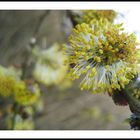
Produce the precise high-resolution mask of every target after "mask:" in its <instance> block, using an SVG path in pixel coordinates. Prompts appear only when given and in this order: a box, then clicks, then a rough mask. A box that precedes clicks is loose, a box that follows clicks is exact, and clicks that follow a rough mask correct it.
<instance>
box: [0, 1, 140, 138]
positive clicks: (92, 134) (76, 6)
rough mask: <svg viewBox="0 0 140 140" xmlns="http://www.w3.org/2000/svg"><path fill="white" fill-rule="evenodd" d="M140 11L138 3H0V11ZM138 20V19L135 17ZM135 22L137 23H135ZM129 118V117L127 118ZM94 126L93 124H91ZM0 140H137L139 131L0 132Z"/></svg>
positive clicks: (139, 135)
mask: <svg viewBox="0 0 140 140" xmlns="http://www.w3.org/2000/svg"><path fill="white" fill-rule="evenodd" d="M83 9H114V10H124V9H130V10H131V9H132V10H133V9H135V10H136V9H137V10H139V9H140V2H0V10H83ZM137 20H139V17H137ZM136 22H137V21H136ZM128 117H129V116H128ZM93 125H94V124H93ZM0 137H1V138H139V137H140V132H139V131H133V130H132V131H120V130H119V131H107V130H106V131H105V130H104V131H97V130H96V131H91V130H90V131H87V130H86V131H0Z"/></svg>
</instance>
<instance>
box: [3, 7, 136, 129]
mask: <svg viewBox="0 0 140 140" xmlns="http://www.w3.org/2000/svg"><path fill="white" fill-rule="evenodd" d="M128 13H129V11H121V12H120V14H119V16H118V19H117V20H116V21H115V22H125V21H127V23H129V22H128V19H127V15H128ZM68 15H69V11H66V10H59V11H57V10H52V11H49V10H46V11H45V10H40V11H39V10H37V11H36V10H35V11H32V10H31V11H27V10H26V11H22V10H21V11H16V10H14V11H12V10H10V11H6V10H4V11H0V64H1V65H2V66H5V67H8V66H11V65H12V66H15V67H19V66H20V65H21V64H22V63H24V62H27V61H28V59H27V54H28V49H27V48H28V46H31V45H33V46H36V48H41V49H42V50H50V51H48V52H50V53H47V52H46V56H48V61H47V62H48V63H49V62H50V63H52V62H53V64H56V63H57V60H59V59H61V58H60V57H61V56H62V55H61V54H60V55H57V54H56V53H57V51H60V50H61V49H62V48H63V46H62V45H61V44H64V43H67V37H68V35H69V34H70V33H71V30H72V26H73V25H72V21H71V18H70V16H68ZM129 19H130V18H129ZM130 20H131V19H130ZM131 26H132V23H131ZM133 27H135V28H136V26H133ZM128 28H130V27H128ZM131 29H132V28H131ZM136 30H137V29H136ZM136 30H134V31H136ZM57 44H59V46H60V47H59V49H56V51H55V49H54V53H53V49H52V50H51V48H53V47H54V48H55V46H57ZM56 48H57V47H56ZM39 51H40V50H35V51H34V53H35V54H37V52H39ZM44 52H45V51H44ZM41 55H43V51H42V53H41ZM44 55H45V53H44ZM37 56H38V55H37ZM39 57H41V56H39ZM49 57H50V58H49ZM35 60H36V59H35ZM49 60H50V61H49ZM51 60H52V61H51ZM36 62H38V60H36ZM53 64H50V65H49V66H52V65H53ZM60 66H61V65H57V66H54V69H53V70H54V71H53V70H50V71H49V70H48V77H49V76H50V79H51V78H54V77H58V79H61V80H58V82H57V81H55V82H54V81H52V83H49V82H48V81H49V78H48V77H47V75H45V74H44V75H43V78H44V79H48V81H47V80H46V81H41V82H42V83H43V82H44V83H46V85H43V84H40V88H41V93H42V94H41V99H40V100H41V101H40V102H39V103H38V106H37V108H38V110H39V111H40V113H38V114H37V115H36V116H35V117H34V129H36V130H127V129H130V126H129V124H128V123H127V122H126V121H125V119H127V118H128V117H129V116H130V114H131V112H130V110H129V107H128V106H126V107H122V106H117V105H115V104H114V102H113V101H112V99H111V98H110V97H109V96H108V95H105V94H97V95H94V94H91V93H89V92H86V91H81V90H80V89H79V83H80V80H79V81H78V80H75V81H74V82H70V81H69V80H68V79H66V76H65V72H64V71H63V70H62V71H61V73H60V72H58V73H56V74H54V73H55V71H56V69H59V68H60ZM52 67H53V66H52ZM35 68H36V69H37V70H36V71H35V72H34V73H35V74H34V75H35V77H38V70H40V73H44V69H43V68H40V67H39V66H38V65H37V66H36V67H35ZM30 69H32V67H31V68H30V67H29V69H28V71H29V73H30ZM53 72H54V73H53ZM51 75H52V76H51ZM45 76H46V78H45ZM62 77H63V78H62ZM0 123H1V124H2V123H3V121H1V122H0ZM28 125H29V124H28ZM1 129H3V128H2V127H1Z"/></svg>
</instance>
